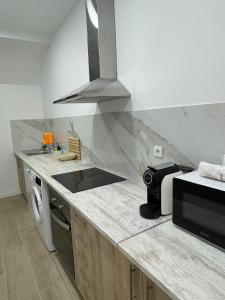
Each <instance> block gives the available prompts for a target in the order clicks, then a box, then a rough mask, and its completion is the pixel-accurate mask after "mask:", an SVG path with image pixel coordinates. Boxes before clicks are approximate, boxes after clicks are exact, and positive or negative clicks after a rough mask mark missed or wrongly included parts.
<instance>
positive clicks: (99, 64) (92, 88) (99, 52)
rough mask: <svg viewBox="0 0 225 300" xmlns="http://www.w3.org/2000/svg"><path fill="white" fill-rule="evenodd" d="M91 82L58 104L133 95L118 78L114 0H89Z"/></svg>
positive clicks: (88, 28)
mask: <svg viewBox="0 0 225 300" xmlns="http://www.w3.org/2000/svg"><path fill="white" fill-rule="evenodd" d="M85 2H86V21H87V45H88V60H89V64H88V66H89V82H88V83H87V84H85V85H83V86H82V87H80V88H79V89H76V90H74V91H72V92H71V93H69V94H68V95H66V96H65V97H62V98H61V99H59V100H56V101H54V103H82V102H102V101H109V100H115V99H120V98H121V99H122V98H126V99H127V98H129V97H130V93H129V92H128V90H127V89H126V88H125V87H124V86H123V85H122V83H121V82H120V81H119V80H118V79H117V57H116V29H115V28H116V27H115V8H114V0H85Z"/></svg>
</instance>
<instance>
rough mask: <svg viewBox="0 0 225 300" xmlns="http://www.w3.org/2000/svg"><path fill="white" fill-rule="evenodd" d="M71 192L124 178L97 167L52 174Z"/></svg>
mask: <svg viewBox="0 0 225 300" xmlns="http://www.w3.org/2000/svg"><path fill="white" fill-rule="evenodd" d="M52 177H53V178H54V179H55V180H56V181H58V182H59V183H61V184H62V185H63V186H64V187H65V188H67V189H68V190H70V191H71V192H72V193H78V192H81V191H86V190H90V189H94V188H97V187H100V186H104V185H108V184H112V183H116V182H120V181H124V180H126V179H125V178H122V177H119V176H117V175H114V174H112V173H109V172H106V171H103V170H101V169H98V168H91V169H85V170H79V171H75V172H70V173H64V174H59V175H54V176H52Z"/></svg>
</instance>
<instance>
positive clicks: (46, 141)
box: [42, 132, 54, 145]
mask: <svg viewBox="0 0 225 300" xmlns="http://www.w3.org/2000/svg"><path fill="white" fill-rule="evenodd" d="M53 140H54V138H53V133H52V132H44V134H43V140H42V143H43V145H52V144H53Z"/></svg>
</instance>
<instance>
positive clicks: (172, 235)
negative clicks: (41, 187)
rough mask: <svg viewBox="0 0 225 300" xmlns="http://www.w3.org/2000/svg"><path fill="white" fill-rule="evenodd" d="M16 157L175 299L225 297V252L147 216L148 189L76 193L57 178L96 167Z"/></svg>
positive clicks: (117, 187)
mask: <svg viewBox="0 0 225 300" xmlns="http://www.w3.org/2000/svg"><path fill="white" fill-rule="evenodd" d="M16 155H17V156H18V157H19V158H21V159H22V160H23V161H24V162H25V163H27V164H28V165H29V166H30V167H31V168H32V169H34V171H36V172H37V173H38V174H39V175H40V176H41V177H42V178H43V179H44V180H45V181H46V182H47V183H48V184H49V185H50V186H51V187H52V188H54V189H55V190H56V191H57V192H58V193H59V194H60V195H61V196H63V197H64V199H66V200H67V201H68V203H70V205H71V206H73V207H74V208H76V209H77V210H78V211H79V212H80V213H81V214H82V215H83V216H84V217H85V218H86V219H87V220H88V221H89V222H90V223H91V224H92V225H93V226H94V227H95V228H96V229H97V230H99V231H100V232H101V233H102V234H103V235H104V236H105V237H106V238H107V239H109V240H110V241H111V242H112V243H113V244H114V245H115V246H117V247H119V249H120V250H121V251H122V252H123V253H124V254H125V255H126V256H127V257H128V258H129V259H130V260H131V261H132V262H133V263H134V264H135V265H136V266H137V267H138V268H140V269H141V270H142V271H143V272H144V273H145V274H146V275H147V276H148V277H149V278H151V279H152V280H153V281H154V282H155V283H156V284H157V285H159V286H160V287H161V288H162V289H163V290H164V291H165V292H166V293H167V294H168V295H169V296H170V297H171V298H172V299H179V300H196V299H198V300H222V299H223V300H224V299H225V288H224V282H225V281H224V280H225V253H224V252H223V251H221V250H219V249H217V248H215V247H213V246H211V245H210V244H207V243H206V242H204V241H201V240H200V239H198V238H196V237H194V236H192V235H191V234H189V233H187V232H185V231H183V230H181V229H179V228H177V227H176V226H175V225H173V224H172V222H171V221H170V220H169V219H171V216H168V217H160V218H159V219H156V220H145V219H143V218H141V217H140V215H139V206H140V204H142V203H144V202H145V201H146V190H145V188H144V186H143V185H137V184H134V183H132V182H131V181H129V180H127V181H123V182H119V183H114V184H112V185H107V186H103V187H99V188H96V189H92V190H87V191H84V192H80V193H76V194H73V193H71V192H70V191H69V190H67V189H66V188H64V187H63V186H62V185H61V184H59V183H58V182H57V181H55V180H54V179H53V178H52V177H51V175H55V174H60V173H65V172H70V171H75V170H79V169H85V168H91V167H94V166H93V165H90V164H88V163H85V162H82V161H70V162H60V161H58V160H56V159H54V158H53V157H52V156H51V155H37V156H31V157H29V156H27V155H25V154H23V153H22V152H18V153H16ZM106 171H110V170H106ZM111 172H112V171H111ZM113 173H114V172H113ZM117 175H121V174H117Z"/></svg>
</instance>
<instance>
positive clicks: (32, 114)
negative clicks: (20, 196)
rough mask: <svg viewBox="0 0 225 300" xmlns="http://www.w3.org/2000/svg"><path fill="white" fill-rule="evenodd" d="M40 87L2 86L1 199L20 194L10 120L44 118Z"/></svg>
mask: <svg viewBox="0 0 225 300" xmlns="http://www.w3.org/2000/svg"><path fill="white" fill-rule="evenodd" d="M41 97H42V96H41V88H40V86H31V85H27V86H26V85H12V84H0V99H1V110H0V137H1V147H0V172H1V179H0V198H2V197H4V196H9V195H12V194H16V193H19V186H18V179H17V172H16V161H15V157H14V154H13V147H12V138H11V128H10V120H14V119H31V118H41V117H43V109H42V103H41Z"/></svg>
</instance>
